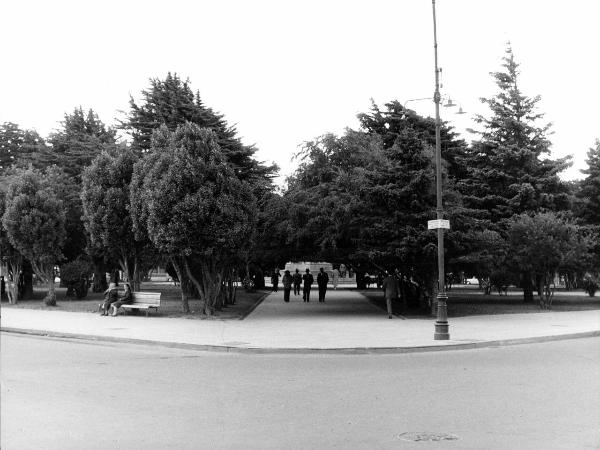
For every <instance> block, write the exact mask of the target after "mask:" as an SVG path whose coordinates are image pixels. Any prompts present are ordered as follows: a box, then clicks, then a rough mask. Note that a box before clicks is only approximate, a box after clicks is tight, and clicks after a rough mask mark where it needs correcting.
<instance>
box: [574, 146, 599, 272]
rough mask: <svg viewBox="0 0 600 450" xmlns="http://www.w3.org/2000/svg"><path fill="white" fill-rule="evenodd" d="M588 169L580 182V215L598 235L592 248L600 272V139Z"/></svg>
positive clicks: (591, 152)
mask: <svg viewBox="0 0 600 450" xmlns="http://www.w3.org/2000/svg"><path fill="white" fill-rule="evenodd" d="M586 162H587V166H588V167H587V169H584V170H582V172H583V174H584V175H586V177H585V178H584V179H583V180H581V182H580V185H579V186H580V189H579V191H578V197H579V200H580V202H579V208H578V214H577V215H578V216H579V217H580V218H581V219H582V220H583V222H584V224H585V225H587V226H588V227H589V228H590V229H591V232H592V233H593V234H594V235H595V236H596V244H595V245H594V247H593V248H592V249H591V251H592V253H593V254H594V255H595V266H594V268H595V271H596V272H597V273H598V272H600V139H599V140H597V141H596V146H595V147H593V148H590V149H589V151H588V153H587V160H586ZM599 275H600V273H599Z"/></svg>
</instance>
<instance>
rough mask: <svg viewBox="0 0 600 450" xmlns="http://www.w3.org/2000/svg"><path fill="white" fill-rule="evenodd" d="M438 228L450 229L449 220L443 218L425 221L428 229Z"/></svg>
mask: <svg viewBox="0 0 600 450" xmlns="http://www.w3.org/2000/svg"><path fill="white" fill-rule="evenodd" d="M438 228H444V229H446V230H449V229H450V221H449V220H445V219H436V220H428V221H427V229H428V230H437V229H438Z"/></svg>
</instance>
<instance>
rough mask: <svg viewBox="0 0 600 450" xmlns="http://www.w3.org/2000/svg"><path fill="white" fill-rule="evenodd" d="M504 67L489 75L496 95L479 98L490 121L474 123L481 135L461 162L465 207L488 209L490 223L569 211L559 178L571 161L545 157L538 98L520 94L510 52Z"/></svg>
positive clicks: (545, 138) (545, 127)
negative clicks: (464, 175)
mask: <svg viewBox="0 0 600 450" xmlns="http://www.w3.org/2000/svg"><path fill="white" fill-rule="evenodd" d="M502 66H503V67H504V71H501V72H495V73H492V74H491V75H492V76H493V77H494V79H495V81H496V85H497V86H498V88H499V92H498V94H496V96H494V97H492V98H489V99H486V98H482V99H481V101H482V102H483V103H484V104H486V105H487V106H488V107H489V108H490V110H491V117H489V118H486V117H483V116H481V115H479V116H477V117H476V118H475V121H476V122H477V123H479V124H480V125H482V126H483V130H481V131H479V132H478V134H479V135H480V139H479V141H477V142H474V144H473V146H472V147H471V148H470V152H469V153H470V154H468V156H467V158H466V159H465V160H464V163H465V167H467V168H468V171H469V176H468V177H467V178H466V179H465V180H464V182H463V183H462V188H463V189H462V190H463V192H464V193H465V203H466V205H467V206H471V207H473V208H476V209H484V210H487V211H488V213H489V218H490V220H491V222H492V224H497V223H499V221H501V220H502V219H508V218H510V217H512V216H513V215H515V214H521V213H524V212H534V211H540V210H551V211H560V210H566V209H569V207H570V196H569V188H568V185H567V183H564V182H562V181H561V180H560V178H559V174H560V172H562V171H563V170H565V169H566V168H567V167H569V166H570V165H571V162H570V160H571V157H570V156H567V157H564V158H559V159H554V160H553V159H550V158H549V156H550V145H551V143H550V141H549V139H548V135H549V134H550V127H551V124H544V125H539V121H540V120H541V119H543V117H544V114H542V113H540V112H538V111H537V104H538V102H539V100H540V97H539V96H536V97H533V98H530V97H527V96H526V95H524V94H522V93H521V91H520V89H519V86H518V76H519V71H518V67H519V65H518V64H517V63H516V62H515V59H514V55H513V52H512V49H511V48H510V47H509V48H508V49H507V50H506V55H505V56H504V58H503V64H502Z"/></svg>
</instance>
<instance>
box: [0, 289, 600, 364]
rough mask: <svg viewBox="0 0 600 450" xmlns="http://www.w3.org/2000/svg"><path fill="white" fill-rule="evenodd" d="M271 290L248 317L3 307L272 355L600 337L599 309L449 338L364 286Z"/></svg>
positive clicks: (497, 319)
mask: <svg viewBox="0 0 600 450" xmlns="http://www.w3.org/2000/svg"><path fill="white" fill-rule="evenodd" d="M317 300H318V293H317V292H316V290H313V293H312V299H311V302H310V303H303V302H302V297H301V296H298V297H295V296H294V295H293V293H292V297H291V302H290V303H284V302H283V292H281V291H280V292H276V293H272V294H269V295H268V296H267V297H266V298H265V299H264V301H263V302H262V303H261V304H260V305H259V306H258V307H257V308H256V309H255V310H254V311H253V312H252V313H251V314H250V315H249V316H248V317H247V318H246V319H245V320H242V321H240V320H227V321H226V320H218V319H216V320H193V319H185V318H167V317H152V316H151V317H144V316H118V317H102V316H100V315H98V314H92V313H73V312H62V311H46V310H44V311H42V310H29V309H20V308H10V307H7V308H2V317H1V320H0V325H1V326H0V329H1V330H3V331H13V332H24V333H32V334H42V335H51V336H61V337H75V338H85V339H98V340H108V341H117V342H135V343H155V344H159V345H167V346H175V347H185V348H196V349H199V350H216V351H239V352H241V351H246V352H256V353H261V352H264V353H266V352H273V353H320V352H322V353H334V352H339V353H362V352H372V353H378V352H379V353H386V352H387V353H394V352H415V351H436V350H449V349H464V348H477V347H485V346H497V345H511V344H518V343H528V342H540V341H546V340H556V339H568V338H575V337H586V336H600V310H591V311H576V312H540V313H529V314H504V315H494V316H470V317H460V318H452V319H450V320H449V323H450V337H451V339H450V340H448V341H435V340H433V333H434V319H433V318H431V319H413V318H410V319H407V320H401V318H399V317H394V319H392V320H389V319H388V318H387V314H386V313H385V312H384V311H382V310H381V309H379V308H378V307H376V306H374V305H372V304H371V303H370V302H369V301H368V299H367V298H366V297H364V296H363V295H361V294H360V293H359V292H355V291H349V290H338V291H333V290H329V291H328V293H327V298H326V302H325V303H319V302H318V301H317Z"/></svg>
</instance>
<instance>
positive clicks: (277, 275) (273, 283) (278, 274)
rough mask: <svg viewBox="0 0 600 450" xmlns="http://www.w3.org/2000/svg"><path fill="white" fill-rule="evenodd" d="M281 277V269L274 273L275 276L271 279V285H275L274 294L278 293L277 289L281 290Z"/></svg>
mask: <svg viewBox="0 0 600 450" xmlns="http://www.w3.org/2000/svg"><path fill="white" fill-rule="evenodd" d="M280 276H281V274H280V273H279V269H277V270H275V272H273V276H272V277H271V284H272V285H273V292H277V289H278V288H279V277H280Z"/></svg>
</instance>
